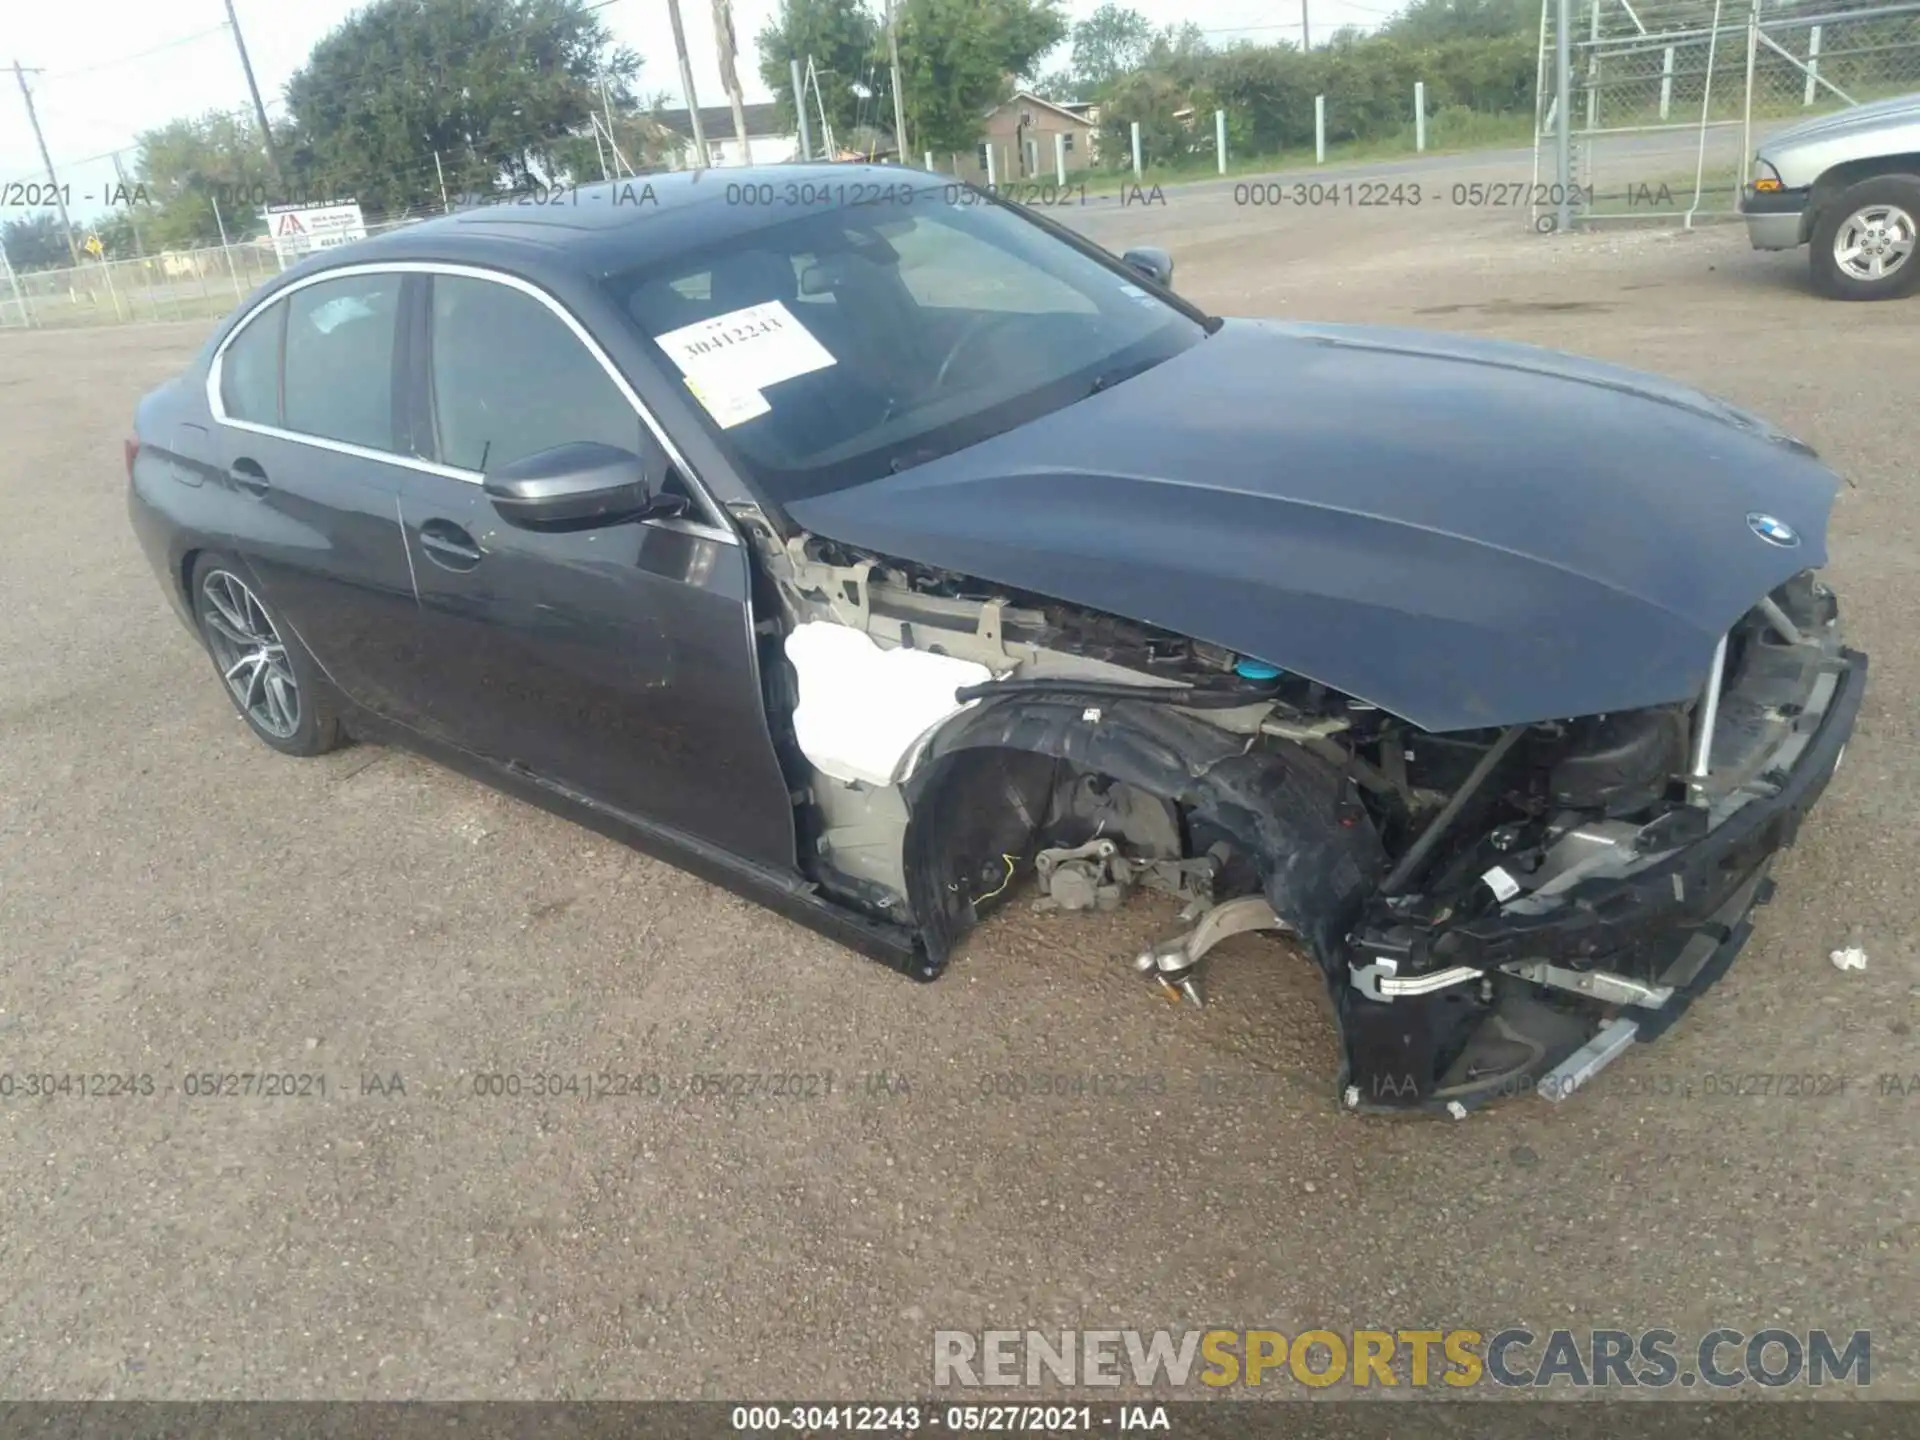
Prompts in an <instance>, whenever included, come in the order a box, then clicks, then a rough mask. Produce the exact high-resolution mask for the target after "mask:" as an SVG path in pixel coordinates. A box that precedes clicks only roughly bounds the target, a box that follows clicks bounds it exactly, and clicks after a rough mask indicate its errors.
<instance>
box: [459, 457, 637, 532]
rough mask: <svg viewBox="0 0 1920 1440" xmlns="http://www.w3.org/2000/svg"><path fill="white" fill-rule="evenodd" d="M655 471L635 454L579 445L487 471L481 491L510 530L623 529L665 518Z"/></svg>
mask: <svg viewBox="0 0 1920 1440" xmlns="http://www.w3.org/2000/svg"><path fill="white" fill-rule="evenodd" d="M664 468H665V467H664V465H656V466H654V467H652V470H651V473H649V469H650V467H649V466H648V464H647V462H646V461H645V460H643V459H642V458H641V457H640V456H638V455H636V454H634V453H633V451H631V450H622V449H620V448H619V447H618V446H616V445H602V444H599V443H598V442H595V441H584V440H583V441H575V442H573V443H572V444H568V445H556V446H554V447H553V448H552V449H550V450H538V451H535V452H534V453H533V454H531V455H527V456H523V457H522V458H520V459H518V460H514V461H510V462H509V463H507V464H505V465H501V466H498V467H496V468H494V469H491V470H489V471H487V473H486V476H485V478H484V480H483V482H482V485H481V488H482V489H483V490H485V491H486V493H487V498H488V499H489V500H491V501H493V508H494V509H495V510H497V511H499V512H500V517H501V518H502V519H503V520H505V521H507V523H508V524H510V525H518V526H520V527H521V528H522V529H526V530H545V529H577V528H586V527H589V526H596V525H618V524H621V523H623V522H625V521H628V520H638V519H641V518H642V517H644V516H647V515H651V514H657V513H659V511H660V509H661V507H662V505H663V503H666V502H665V500H664V497H659V498H656V492H655V489H654V486H655V485H656V484H657V483H658V481H659V480H660V478H661V476H662V474H663V473H664Z"/></svg>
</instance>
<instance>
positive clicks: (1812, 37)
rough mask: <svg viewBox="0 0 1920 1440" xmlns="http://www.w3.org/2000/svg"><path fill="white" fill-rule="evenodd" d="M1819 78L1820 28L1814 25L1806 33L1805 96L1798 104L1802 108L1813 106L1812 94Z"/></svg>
mask: <svg viewBox="0 0 1920 1440" xmlns="http://www.w3.org/2000/svg"><path fill="white" fill-rule="evenodd" d="M1819 78H1820V27H1819V26H1818V25H1815V26H1814V27H1813V28H1812V29H1811V30H1809V31H1808V32H1807V94H1806V98H1805V99H1804V100H1802V101H1801V102H1800V104H1801V105H1802V106H1807V105H1811V104H1813V93H1814V91H1815V89H1817V88H1818V83H1819Z"/></svg>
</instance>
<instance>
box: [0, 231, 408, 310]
mask: <svg viewBox="0 0 1920 1440" xmlns="http://www.w3.org/2000/svg"><path fill="white" fill-rule="evenodd" d="M421 218H423V217H421V216H418V215H407V216H402V217H400V218H397V219H393V220H385V221H378V222H374V223H370V224H368V225H367V227H366V229H367V233H368V234H369V235H374V234H378V233H380V232H381V231H383V230H392V229H396V228H398V227H399V226H402V225H411V224H413V223H415V222H416V221H418V220H419V219H421ZM285 268H286V266H285V265H284V264H283V263H282V261H281V258H280V256H279V255H278V254H277V253H276V252H275V250H274V247H273V244H272V242H271V241H269V240H267V239H264V238H263V239H259V240H238V241H234V242H233V243H231V244H228V245H212V246H207V247H205V248H203V249H194V250H167V251H162V252H161V253H160V254H157V255H150V256H146V257H144V258H141V259H122V260H96V261H92V262H90V263H88V264H84V265H79V266H70V267H67V268H64V269H59V270H12V271H9V270H8V269H6V268H0V329H8V328H12V329H18V328H20V327H22V326H27V327H35V328H61V327H70V326H76V325H125V324H131V323H133V322H135V321H141V320H217V319H219V318H220V317H221V316H223V315H225V314H226V313H227V312H228V311H230V310H232V309H233V307H234V306H235V305H236V304H237V303H238V302H239V301H240V300H241V298H242V297H244V296H245V295H246V294H247V293H248V292H249V291H250V290H252V289H253V288H254V286H256V285H258V284H260V283H261V282H262V281H263V280H268V279H271V278H272V277H273V276H275V275H278V274H279V273H280V272H281V271H282V270H283V269H285Z"/></svg>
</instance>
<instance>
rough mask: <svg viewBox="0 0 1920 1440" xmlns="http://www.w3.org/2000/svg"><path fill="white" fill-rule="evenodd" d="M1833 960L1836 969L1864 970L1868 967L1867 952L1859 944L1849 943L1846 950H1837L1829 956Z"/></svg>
mask: <svg viewBox="0 0 1920 1440" xmlns="http://www.w3.org/2000/svg"><path fill="white" fill-rule="evenodd" d="M1827 958H1828V959H1829V960H1831V961H1833V965H1834V968H1835V969H1836V970H1864V969H1866V968H1867V952H1866V951H1864V950H1862V949H1861V948H1860V947H1859V946H1858V945H1849V946H1848V947H1847V948H1846V949H1844V950H1836V951H1834V952H1833V953H1832V954H1831V955H1829V956H1828V957H1827Z"/></svg>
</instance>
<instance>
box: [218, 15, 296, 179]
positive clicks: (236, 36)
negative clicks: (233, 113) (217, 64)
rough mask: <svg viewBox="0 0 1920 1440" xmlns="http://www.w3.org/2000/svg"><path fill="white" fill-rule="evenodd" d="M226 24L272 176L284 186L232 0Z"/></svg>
mask: <svg viewBox="0 0 1920 1440" xmlns="http://www.w3.org/2000/svg"><path fill="white" fill-rule="evenodd" d="M227 24H228V25H230V26H232V27H233V43H234V47H235V48H236V49H237V50H239V52H240V68H241V69H242V70H243V71H245V72H246V76H247V91H248V93H249V94H251V95H252V96H253V114H254V118H255V119H257V120H259V122H260V139H261V141H262V143H264V144H265V145H266V147H267V163H268V164H269V165H271V166H272V167H273V178H274V179H275V180H276V181H278V182H279V183H280V184H281V185H283V186H284V185H285V184H286V183H287V181H286V176H285V175H283V174H281V172H280V152H279V151H277V150H275V149H274V148H273V127H272V126H271V125H269V124H267V107H266V106H264V105H262V104H261V103H260V87H259V86H258V85H256V84H254V83H253V62H252V61H251V60H249V59H248V58H247V42H246V40H245V39H243V38H242V37H241V34H240V17H239V16H237V15H235V14H234V13H233V0H227Z"/></svg>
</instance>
